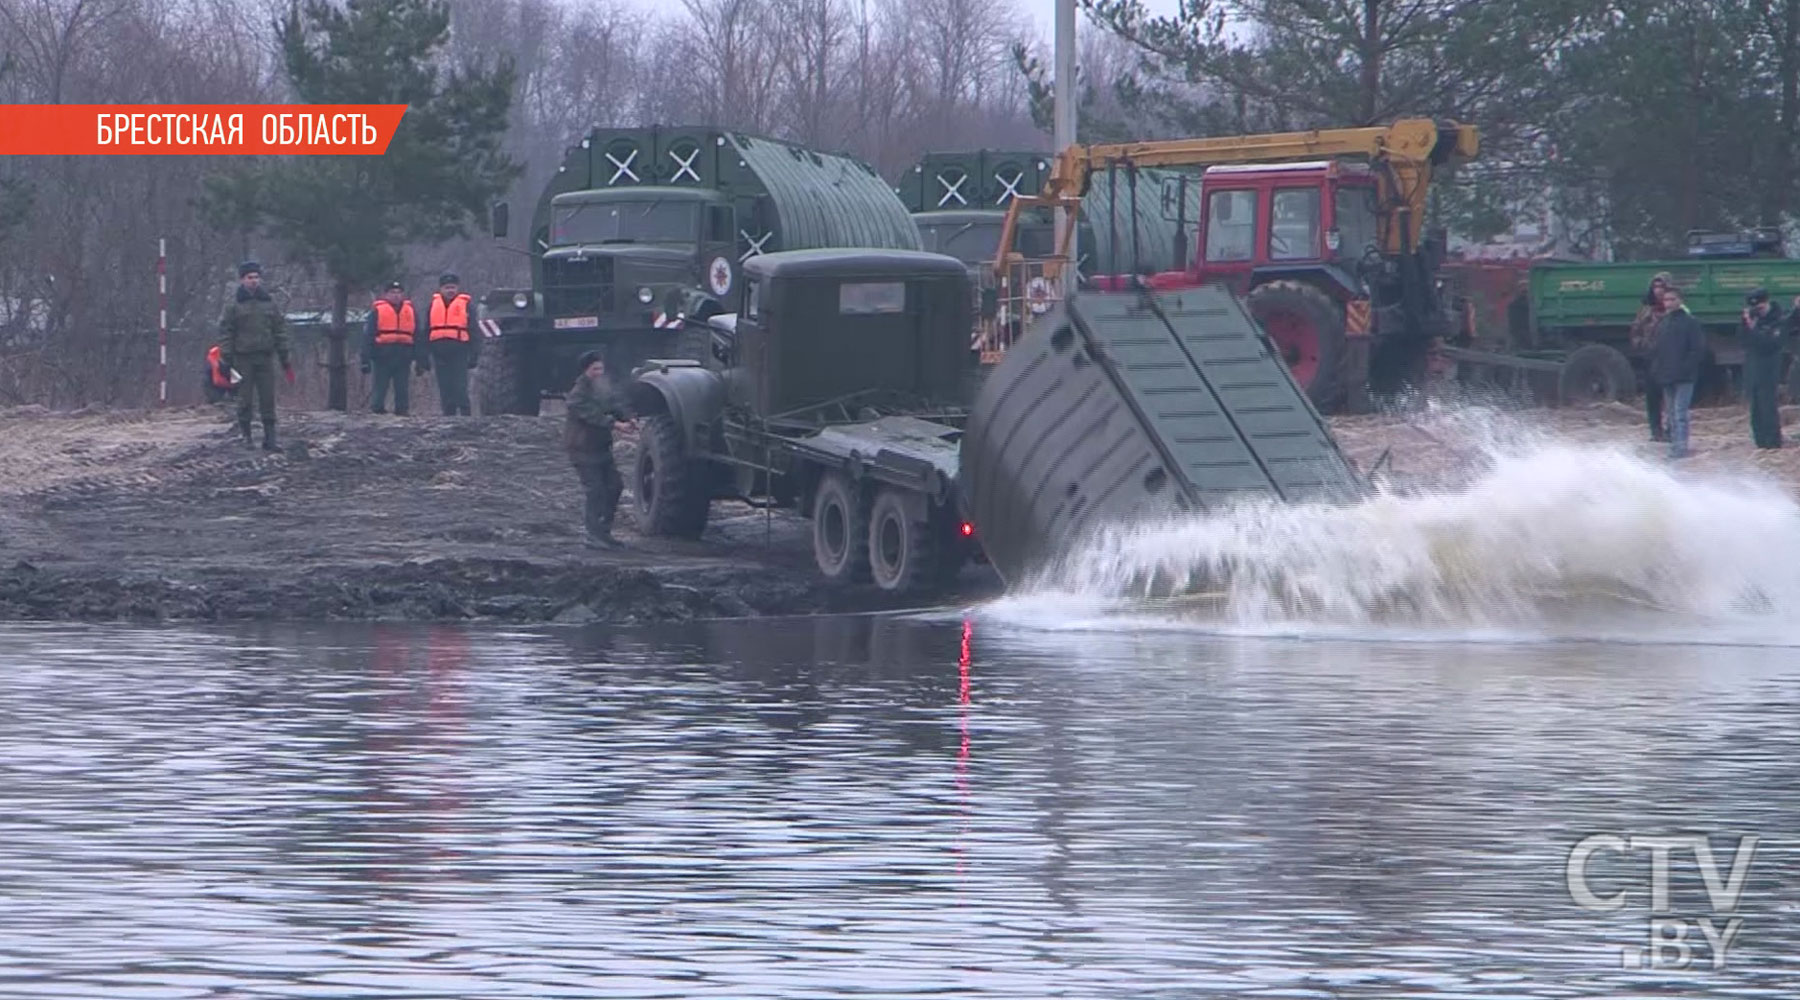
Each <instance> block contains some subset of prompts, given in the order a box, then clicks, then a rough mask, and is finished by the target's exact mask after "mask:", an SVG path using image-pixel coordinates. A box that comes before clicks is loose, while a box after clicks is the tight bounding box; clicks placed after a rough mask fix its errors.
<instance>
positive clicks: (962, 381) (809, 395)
mask: <svg viewBox="0 0 1800 1000" xmlns="http://www.w3.org/2000/svg"><path fill="white" fill-rule="evenodd" d="M744 278H745V281H744V288H743V291H742V299H741V300H740V302H739V310H738V313H737V315H736V318H735V319H734V320H732V321H730V322H729V323H725V322H715V323H713V324H712V326H713V340H714V351H713V353H714V357H715V358H716V359H717V360H718V361H720V362H721V363H722V364H723V366H724V367H725V369H726V372H727V382H728V386H729V388H728V398H729V400H730V402H731V403H733V404H735V405H737V406H741V407H743V408H745V409H746V410H748V411H749V412H751V413H753V414H756V415H758V416H760V417H765V418H769V419H780V418H783V417H793V418H799V417H800V415H802V414H806V413H808V412H812V411H816V410H817V409H818V408H820V407H830V406H843V407H846V408H848V409H849V410H850V411H851V412H852V413H854V412H855V410H856V408H857V407H859V406H861V405H874V406H881V405H882V402H883V401H885V402H891V401H894V400H906V401H909V402H910V403H912V404H913V405H912V406H911V407H909V408H913V409H916V408H918V407H919V406H921V405H923V404H926V403H940V404H945V405H955V404H960V403H961V402H963V401H964V397H965V396H966V394H967V389H968V385H969V378H970V371H971V369H972V368H973V367H974V356H973V355H972V354H971V353H970V351H969V327H970V323H971V318H972V313H973V309H974V298H973V294H972V291H971V287H972V286H971V283H970V277H969V271H968V268H967V267H965V266H964V265H963V263H962V262H961V261H959V260H957V259H956V258H954V257H950V256H946V255H943V254H935V253H923V252H918V251H911V250H794V251H788V252H785V253H775V254H766V255H764V256H760V257H752V258H751V259H750V260H748V261H745V262H744ZM728 327H729V329H728Z"/></svg>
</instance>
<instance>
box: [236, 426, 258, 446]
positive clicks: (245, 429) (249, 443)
mask: <svg viewBox="0 0 1800 1000" xmlns="http://www.w3.org/2000/svg"><path fill="white" fill-rule="evenodd" d="M238 433H239V434H242V435H243V436H244V447H246V448H249V447H252V446H253V445H254V444H255V442H253V441H251V440H250V421H248V420H240V421H238Z"/></svg>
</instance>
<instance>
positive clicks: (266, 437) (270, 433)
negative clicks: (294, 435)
mask: <svg viewBox="0 0 1800 1000" xmlns="http://www.w3.org/2000/svg"><path fill="white" fill-rule="evenodd" d="M249 434H250V432H249V431H248V430H245V431H244V435H245V437H246V438H248V436H249ZM263 450H264V451H280V450H281V446H280V445H278V444H276V443H275V421H273V420H265V421H263Z"/></svg>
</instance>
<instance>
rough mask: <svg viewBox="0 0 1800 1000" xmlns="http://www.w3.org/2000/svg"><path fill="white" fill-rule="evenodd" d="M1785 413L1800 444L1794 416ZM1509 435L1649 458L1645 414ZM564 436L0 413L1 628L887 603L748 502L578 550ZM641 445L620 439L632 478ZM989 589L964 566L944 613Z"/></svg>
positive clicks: (1707, 462) (1389, 444)
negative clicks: (273, 442) (251, 441)
mask: <svg viewBox="0 0 1800 1000" xmlns="http://www.w3.org/2000/svg"><path fill="white" fill-rule="evenodd" d="M1783 414H1784V418H1785V420H1786V422H1787V423H1788V425H1789V430H1788V433H1789V436H1790V440H1796V441H1797V442H1800V426H1795V421H1796V418H1797V417H1800V411H1797V410H1796V409H1795V408H1792V407H1790V408H1787V409H1785V410H1784V411H1783ZM1500 423H1504V424H1505V425H1506V426H1507V427H1509V428H1510V429H1511V430H1512V431H1513V432H1515V433H1538V434H1549V435H1554V436H1556V437H1559V438H1562V439H1565V440H1572V441H1577V442H1584V443H1590V444H1605V445H1614V446H1619V447H1624V448H1627V449H1631V450H1635V451H1637V452H1639V453H1641V454H1642V455H1643V456H1644V457H1645V458H1647V459H1652V460H1660V455H1661V446H1660V445H1654V444H1652V443H1651V442H1650V441H1649V440H1648V436H1647V435H1646V434H1645V433H1644V430H1643V418H1642V415H1641V412H1640V411H1639V410H1638V409H1637V408H1635V407H1627V406H1616V405H1615V406H1598V407H1590V408H1585V409H1579V410H1575V409H1571V410H1563V411H1525V412H1520V413H1515V414H1512V415H1510V416H1508V417H1506V418H1504V419H1503V420H1501V421H1500ZM1333 424H1334V428H1335V430H1336V432H1337V434H1338V436H1339V439H1340V441H1341V442H1342V444H1343V446H1344V448H1345V450H1346V451H1347V452H1348V453H1349V454H1350V456H1351V458H1352V459H1353V460H1354V461H1355V462H1356V463H1357V465H1358V467H1359V468H1362V469H1365V470H1366V469H1369V468H1371V467H1373V466H1375V465H1376V464H1377V463H1378V462H1380V464H1381V465H1382V471H1383V472H1384V473H1386V474H1389V475H1391V477H1392V478H1393V480H1394V481H1395V482H1396V483H1397V484H1399V485H1401V486H1415V487H1416V486H1430V485H1447V484H1453V483H1455V482H1456V481H1458V480H1459V479H1461V478H1464V477H1467V476H1469V475H1471V474H1474V473H1475V472H1477V471H1478V470H1479V468H1480V466H1481V464H1482V459H1481V455H1480V451H1479V448H1478V446H1477V443H1478V442H1477V439H1478V438H1479V437H1481V436H1482V435H1483V434H1488V433H1492V432H1493V430H1494V428H1495V425H1496V420H1495V418H1494V417H1493V415H1492V414H1484V413H1481V412H1472V411H1466V410H1459V409H1454V408H1453V409H1451V410H1450V411H1447V412H1440V413H1439V414H1437V415H1435V416H1434V415H1432V414H1423V415H1421V414H1411V415H1406V416H1369V417H1350V418H1341V419H1338V420H1335V421H1334V422H1333ZM560 427H561V421H560V419H556V418H552V417H541V418H535V419H534V418H521V417H497V418H477V419H466V418H465V419H461V420H458V419H455V418H442V417H420V416H415V417H410V418H395V417H377V416H373V415H369V414H336V413H316V412H315V413H294V414H289V415H285V416H284V418H283V424H282V428H281V429H282V434H283V436H284V444H285V445H286V446H287V451H286V452H285V453H284V454H279V455H273V456H271V455H266V454H264V453H263V452H261V451H260V450H256V451H252V450H247V449H245V448H244V447H243V446H242V445H241V444H240V443H238V442H237V441H236V440H235V438H234V436H233V433H232V429H231V427H230V425H229V424H228V423H227V422H226V420H225V418H224V416H223V415H222V414H221V413H220V412H219V411H216V410H213V409H209V408H191V409H180V410H171V411H165V412H142V411H131V412H124V411H120V412H107V411H83V412H75V413H60V414H55V413H49V412H46V411H44V410H41V409H35V408H27V409H19V410H10V411H0V619H78V620H124V619H129V620H157V619H170V620H225V619H260V618H284V619H312V620H319V619H377V618H379V619H407V620H444V619H460V620H489V621H501V622H545V621H559V622H588V621H616V622H624V621H641V620H668V619H683V618H692V617H714V616H743V615H771V614H798V613H811V612H820V611H851V610H873V609H878V608H884V607H893V606H895V603H894V602H893V601H891V600H884V599H883V598H882V597H881V596H880V595H879V594H877V593H875V592H874V591H873V589H872V588H864V589H861V590H853V591H849V592H840V591H835V590H833V589H831V588H827V587H825V586H823V585H822V584H821V583H819V582H818V580H817V577H816V573H815V571H814V570H813V568H812V564H811V551H810V547H809V535H808V527H807V525H806V524H805V523H804V522H802V521H800V520H799V519H797V518H795V517H793V516H792V515H789V514H785V513H779V512H776V513H772V514H771V513H767V512H763V511H758V510H754V509H752V508H750V507H747V506H745V505H742V504H736V503H718V504H715V505H714V507H713V516H712V522H711V524H710V526H709V527H708V529H707V533H706V536H705V537H704V539H702V540H700V541H694V542H683V541H674V540H669V539H659V538H643V537H640V536H638V535H636V533H635V531H634V529H633V526H632V521H631V517H630V515H629V513H628V512H622V513H621V515H620V518H619V529H618V534H619V536H620V537H621V538H622V539H624V540H625V541H627V543H628V544H629V548H628V549H627V550H626V551H624V552H620V553H610V552H594V551H591V550H588V549H586V548H584V547H583V546H582V545H581V534H580V524H581V518H580V498H579V492H578V489H577V484H576V480H575V476H574V473H573V472H572V470H570V468H569V466H568V464H567V462H566V461H565V460H564V459H563V457H562V453H561V449H560V439H559V432H560ZM1693 443H1694V448H1695V452H1696V454H1695V456H1694V457H1693V458H1691V459H1689V460H1687V461H1686V462H1684V463H1682V464H1681V466H1680V468H1681V469H1682V472H1683V474H1687V473H1688V472H1690V471H1691V472H1694V473H1703V472H1712V471H1733V470H1759V471H1761V472H1763V473H1765V474H1767V475H1770V476H1773V477H1775V478H1777V479H1779V480H1781V481H1783V482H1785V483H1787V484H1788V485H1789V487H1790V488H1791V489H1793V490H1795V491H1796V492H1797V493H1800V447H1790V448H1788V449H1785V450H1783V451H1779V452H1772V453H1771V452H1757V451H1756V450H1755V449H1753V448H1752V447H1751V446H1750V440H1749V432H1748V429H1747V426H1746V423H1745V418H1744V414H1743V411H1742V409H1741V408H1729V409H1719V410H1705V411H1697V412H1696V414H1695V420H1694V429H1693ZM631 449H632V442H631V441H630V440H629V439H621V440H620V441H619V443H618V448H617V452H618V457H619V464H620V467H621V468H623V469H629V468H630V459H631ZM1384 454H1385V455H1386V458H1385V460H1383V459H1382V456H1383V455H1384ZM629 497H630V495H629V493H627V497H626V504H625V505H627V506H628V504H629ZM998 588H999V584H998V581H997V579H996V578H995V577H994V576H993V574H992V573H991V571H988V570H987V569H986V568H985V567H977V568H971V569H970V570H968V571H966V572H965V573H964V575H963V578H962V581H961V583H960V585H959V589H958V590H957V591H955V592H953V593H951V594H949V595H946V596H945V600H949V601H968V600H974V599H979V598H981V597H984V596H988V595H991V594H993V593H996V592H997V591H998Z"/></svg>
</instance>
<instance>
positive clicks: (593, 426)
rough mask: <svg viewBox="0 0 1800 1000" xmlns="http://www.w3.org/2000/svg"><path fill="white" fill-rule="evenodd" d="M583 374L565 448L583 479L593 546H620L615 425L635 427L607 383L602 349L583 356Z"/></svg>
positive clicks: (567, 412) (569, 410) (571, 403)
mask: <svg viewBox="0 0 1800 1000" xmlns="http://www.w3.org/2000/svg"><path fill="white" fill-rule="evenodd" d="M579 363H580V365H581V375H580V376H579V377H577V378H576V379H575V384H574V385H573V386H572V387H570V389H569V395H568V396H567V397H566V401H565V407H564V421H565V422H564V426H563V448H564V449H565V450H567V451H568V453H569V463H570V464H571V465H573V466H575V474H576V475H577V476H580V477H581V488H582V491H583V493H584V494H585V497H586V509H585V511H584V514H585V520H586V525H587V544H588V547H589V548H605V549H616V548H619V541H618V540H617V539H615V538H614V537H613V534H612V525H613V513H614V512H615V511H616V510H617V509H618V506H619V494H620V493H622V492H623V491H624V487H625V483H624V480H623V479H621V478H620V476H619V467H618V465H617V464H615V463H614V462H613V453H612V435H613V425H614V424H624V425H626V426H632V420H631V415H630V414H629V413H628V412H627V411H626V409H625V406H624V405H623V402H622V401H621V400H620V399H619V398H618V397H617V396H616V395H615V394H614V392H613V390H612V388H611V387H610V386H608V385H607V382H606V363H605V362H603V361H602V360H600V352H599V351H589V352H587V353H586V354H583V355H582V356H581V360H580V362H579Z"/></svg>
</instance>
